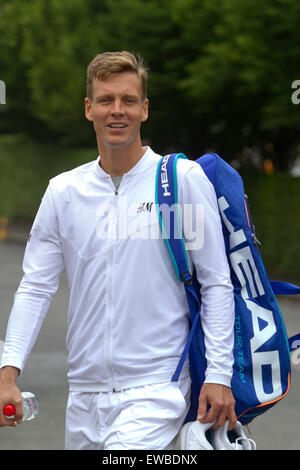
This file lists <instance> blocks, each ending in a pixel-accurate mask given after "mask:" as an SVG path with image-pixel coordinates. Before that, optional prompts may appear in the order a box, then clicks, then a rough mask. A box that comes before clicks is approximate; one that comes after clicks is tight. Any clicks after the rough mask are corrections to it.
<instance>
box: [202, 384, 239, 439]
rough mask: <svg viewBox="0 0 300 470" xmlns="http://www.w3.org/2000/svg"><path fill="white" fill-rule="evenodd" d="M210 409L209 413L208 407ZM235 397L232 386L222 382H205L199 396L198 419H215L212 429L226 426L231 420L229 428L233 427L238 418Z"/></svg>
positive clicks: (210, 420) (203, 421) (206, 420)
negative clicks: (226, 422) (235, 409)
mask: <svg viewBox="0 0 300 470" xmlns="http://www.w3.org/2000/svg"><path fill="white" fill-rule="evenodd" d="M208 405H210V409H209V411H208V413H207V407H208ZM234 407H235V399H234V397H233V395H232V391H231V388H229V387H226V386H225V385H221V384H214V383H204V384H203V385H202V388H201V391H200V396H199V408H198V416H197V420H198V421H200V423H211V422H213V421H215V424H214V425H213V426H212V429H216V428H219V427H221V426H224V424H225V421H229V428H228V429H229V430H231V429H233V427H234V425H235V423H236V421H237V418H236V414H235V411H234Z"/></svg>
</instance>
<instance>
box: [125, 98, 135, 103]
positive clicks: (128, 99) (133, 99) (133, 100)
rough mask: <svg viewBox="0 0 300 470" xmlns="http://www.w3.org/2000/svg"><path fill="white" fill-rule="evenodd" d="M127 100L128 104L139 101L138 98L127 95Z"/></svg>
mask: <svg viewBox="0 0 300 470" xmlns="http://www.w3.org/2000/svg"><path fill="white" fill-rule="evenodd" d="M125 102H126V103H128V104H134V103H136V102H137V99H136V98H135V97H134V96H127V97H126V99H125Z"/></svg>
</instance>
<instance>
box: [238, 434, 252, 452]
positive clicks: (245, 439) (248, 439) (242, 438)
mask: <svg viewBox="0 0 300 470" xmlns="http://www.w3.org/2000/svg"><path fill="white" fill-rule="evenodd" d="M239 441H247V442H249V443H250V447H251V449H249V450H256V443H255V441H254V440H253V439H250V438H249V437H247V438H245V437H238V438H237V439H236V440H235V450H239V448H240V447H243V444H242V443H241V444H239ZM252 446H253V448H252Z"/></svg>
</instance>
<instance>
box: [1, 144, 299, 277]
mask: <svg viewBox="0 0 300 470" xmlns="http://www.w3.org/2000/svg"><path fill="white" fill-rule="evenodd" d="M96 157H97V148H96V142H95V146H94V147H93V148H90V149H78V148H76V149H70V148H68V149H67V148H66V149H64V148H61V147H57V146H55V143H53V144H51V145H43V146H41V145H38V144H34V143H32V142H28V141H27V140H26V139H25V138H23V137H22V136H19V137H16V136H13V137H12V136H6V137H1V138H0V195H1V197H0V217H3V216H5V217H8V219H9V221H16V220H29V221H32V219H33V217H34V216H35V213H36V211H37V209H38V206H39V204H40V200H41V197H42V195H43V193H44V191H45V189H46V187H47V184H48V181H49V179H50V178H51V177H53V176H55V175H57V174H59V173H61V172H63V171H66V170H69V169H71V168H74V167H76V166H78V165H81V164H83V163H86V162H88V161H91V160H93V159H95V158H96ZM243 178H244V184H245V191H246V194H247V195H248V198H249V205H250V212H251V216H252V220H253V224H254V225H255V227H256V236H257V238H258V240H259V241H260V242H261V247H260V251H261V254H262V257H263V260H264V264H265V267H266V270H267V271H268V273H269V275H270V276H276V277H277V278H279V277H281V278H285V279H299V280H300V217H299V213H300V209H299V208H300V179H299V178H293V177H291V176H290V175H288V174H286V173H275V174H273V175H270V176H268V175H264V174H245V175H243Z"/></svg>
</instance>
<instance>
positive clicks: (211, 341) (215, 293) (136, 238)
mask: <svg viewBox="0 0 300 470" xmlns="http://www.w3.org/2000/svg"><path fill="white" fill-rule="evenodd" d="M146 87H147V71H146V69H145V67H144V66H143V63H142V61H141V60H140V59H137V58H136V57H135V56H133V55H132V54H130V53H128V52H121V53H119V52H115V53H104V54H100V55H97V56H96V57H95V58H94V59H93V61H92V62H91V63H90V64H89V67H88V71H87V97H86V99H85V114H86V118H87V119H88V120H89V121H91V122H92V123H93V125H94V129H95V133H96V138H97V145H98V151H99V157H98V158H97V160H95V161H93V162H91V163H88V164H85V165H82V166H80V167H78V168H75V169H74V170H71V171H69V172H66V173H62V174H61V175H58V176H57V177H55V178H53V179H52V180H50V182H49V186H48V188H47V190H46V192H45V195H44V197H43V200H42V203H41V206H40V208H39V211H38V214H37V216H36V219H35V221H34V224H33V227H32V230H31V236H30V240H29V241H28V243H27V247H26V251H25V257H24V264H23V268H24V276H23V279H22V281H21V283H20V286H19V288H18V291H17V293H16V295H15V300H14V305H13V308H12V312H11V315H10V320H9V325H8V330H7V336H6V341H5V349H4V353H3V356H2V363H1V371H0V374H1V377H0V410H2V408H3V405H4V404H5V403H8V402H9V403H12V404H14V405H15V408H16V416H15V420H16V422H20V421H21V418H22V409H21V408H22V407H21V401H20V391H19V389H18V387H17V386H16V379H17V376H18V375H19V373H20V372H21V371H22V370H23V368H24V364H25V361H26V359H27V357H28V355H29V353H30V351H31V349H32V347H33V344H34V342H35V340H36V337H37V335H38V333H39V330H40V327H41V324H42V322H43V319H44V316H45V315H46V312H47V310H48V308H49V304H50V302H51V299H52V296H53V294H54V293H55V292H56V290H57V287H58V284H59V276H60V273H61V271H62V269H63V268H64V267H65V268H66V273H67V276H68V280H69V285H70V303H69V315H68V333H67V348H68V369H69V372H68V380H69V384H70V394H69V399H68V405H67V416H66V449H111V450H112V449H172V448H173V446H174V441H175V439H176V436H177V434H178V432H179V430H180V428H181V426H182V423H183V421H184V418H185V415H186V413H187V410H188V406H189V393H190V377H189V368H188V364H186V366H185V368H184V369H183V371H182V374H181V378H180V380H179V382H178V383H171V382H170V380H171V377H172V374H173V372H174V370H175V368H176V365H177V363H178V360H179V357H180V355H181V353H182V350H183V348H184V345H185V342H186V339H187V336H188V307H187V303H186V299H185V294H184V287H183V286H182V285H181V284H180V283H179V282H178V281H177V279H176V276H175V274H174V273H173V269H172V265H171V262H170V259H169V253H168V252H167V250H166V247H165V242H164V240H163V239H162V238H161V237H159V236H157V229H158V227H159V224H158V218H157V215H155V210H154V208H153V206H154V204H153V202H154V201H155V199H154V193H155V174H156V167H157V163H158V161H159V159H160V156H159V155H157V154H155V153H154V152H153V151H152V150H151V149H150V148H149V147H148V148H145V147H143V146H142V142H141V135H140V127H141V123H142V122H144V121H146V120H147V118H148V109H149V101H148V98H147V94H146V90H147V88H146ZM178 181H179V183H178V188H179V203H180V204H182V205H184V204H194V205H195V204H203V206H204V209H205V217H204V237H205V238H204V244H203V246H202V247H201V248H199V247H198V248H197V249H191V250H189V253H188V254H189V257H190V263H191V265H193V264H194V265H195V267H196V270H197V274H198V278H199V281H200V283H201V286H202V299H203V314H202V323H203V328H204V331H205V336H206V346H207V360H208V367H207V372H206V381H205V383H204V385H203V387H202V390H201V394H200V397H199V417H198V419H199V420H200V421H201V422H203V423H206V422H213V421H215V426H216V427H219V426H222V425H224V423H225V420H229V422H230V426H231V427H233V425H234V423H235V421H236V416H235V413H234V398H233V396H232V393H231V389H230V381H231V374H232V361H233V358H232V348H233V323H234V315H233V293H232V285H231V282H230V277H229V268H228V264H227V259H226V256H225V250H224V242H223V237H222V233H221V224H220V218H219V214H218V210H217V203H216V198H215V194H214V191H213V188H212V187H211V185H210V183H209V181H208V180H207V178H206V177H205V175H204V173H203V172H202V171H201V169H200V167H199V166H198V165H197V164H195V163H194V162H191V161H183V160H182V162H180V164H179V167H178ZM200 182H201V183H200ZM149 214H150V217H148V216H149ZM183 222H184V221H183ZM149 232H151V235H152V236H145V234H149ZM153 234H156V235H155V236H153ZM208 405H210V409H209V412H208V414H207V406H208ZM0 425H1V426H5V425H8V426H9V425H10V426H15V423H14V422H11V421H8V420H6V419H5V417H4V416H3V413H2V412H1V411H0Z"/></svg>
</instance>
